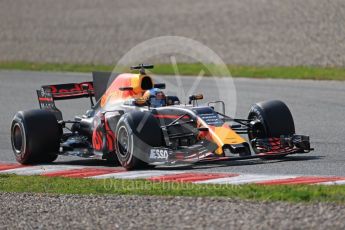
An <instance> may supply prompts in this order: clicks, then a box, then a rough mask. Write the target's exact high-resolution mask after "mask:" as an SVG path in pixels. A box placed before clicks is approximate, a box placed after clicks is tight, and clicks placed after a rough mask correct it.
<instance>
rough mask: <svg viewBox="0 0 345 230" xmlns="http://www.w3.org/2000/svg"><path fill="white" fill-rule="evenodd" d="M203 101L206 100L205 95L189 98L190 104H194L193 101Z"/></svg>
mask: <svg viewBox="0 0 345 230" xmlns="http://www.w3.org/2000/svg"><path fill="white" fill-rule="evenodd" d="M202 99H204V95H202V94H195V95H191V96H189V104H192V102H193V101H197V100H202Z"/></svg>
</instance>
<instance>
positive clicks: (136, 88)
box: [11, 64, 312, 170]
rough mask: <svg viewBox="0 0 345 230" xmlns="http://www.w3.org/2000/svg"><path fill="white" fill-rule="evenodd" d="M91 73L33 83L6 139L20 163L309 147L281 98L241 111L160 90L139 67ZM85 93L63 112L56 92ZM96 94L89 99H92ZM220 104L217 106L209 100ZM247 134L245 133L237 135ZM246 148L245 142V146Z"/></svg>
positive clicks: (192, 158) (273, 154)
mask: <svg viewBox="0 0 345 230" xmlns="http://www.w3.org/2000/svg"><path fill="white" fill-rule="evenodd" d="M148 68H153V66H152V65H143V64H141V65H138V66H134V67H131V69H134V70H139V72H140V73H138V74H133V73H122V74H115V73H105V72H95V73H93V81H92V82H82V83H71V84H60V85H46V86H42V88H41V89H40V90H37V95H38V101H39V105H40V109H36V110H29V111H19V112H18V113H17V114H16V115H15V116H14V118H13V121H12V126H11V142H12V148H13V151H14V154H15V157H16V159H17V161H18V162H19V163H22V164H39V163H50V162H53V161H54V160H55V159H56V158H57V157H58V155H73V156H80V157H86V158H92V157H99V158H102V159H107V160H109V161H112V162H118V163H120V164H121V165H122V166H123V167H125V168H126V169H129V170H130V169H137V168H142V167H147V166H149V165H176V164H185V163H187V164H190V163H198V162H209V161H228V160H233V159H248V158H257V157H259V158H279V157H283V156H286V155H288V154H295V153H306V152H309V151H311V150H312V149H311V148H310V142H309V137H308V136H303V135H296V134H295V126H294V121H293V118H292V115H291V113H290V110H289V109H288V107H287V106H286V105H285V104H284V103H283V102H281V101H278V100H272V101H265V102H260V103H257V104H254V105H253V106H252V107H251V109H250V111H249V115H248V118H246V119H235V118H231V117H229V116H227V115H225V114H224V111H225V104H224V102H222V101H216V102H210V103H208V104H207V105H204V106H198V104H197V101H198V100H201V99H203V95H202V94H196V95H191V96H190V97H189V104H181V103H180V100H179V98H178V97H176V96H166V95H165V94H164V92H163V89H164V88H165V84H162V83H154V82H153V80H152V78H151V77H150V76H148V75H147V74H146V73H145V69H148ZM82 97H86V98H90V101H91V109H90V110H88V111H87V112H86V113H85V114H84V115H82V116H77V117H75V119H74V120H63V116H62V113H61V111H60V110H59V109H58V108H57V107H56V106H55V103H54V101H56V100H67V99H75V98H82ZM94 100H96V103H94ZM217 104H218V105H220V106H219V107H221V108H223V109H222V111H216V109H215V107H216V106H215V105H217ZM241 134H247V135H248V141H247V140H245V139H244V138H243V136H241ZM251 149H252V150H251Z"/></svg>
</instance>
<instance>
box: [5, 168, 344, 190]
mask: <svg viewBox="0 0 345 230" xmlns="http://www.w3.org/2000/svg"><path fill="white" fill-rule="evenodd" d="M0 174H16V175H42V176H49V177H69V178H92V179H132V180H133V179H146V180H148V181H151V182H180V183H195V184H232V185H241V184H258V185H289V184H290V185H291V184H319V185H340V184H345V177H334V176H333V177H332V176H298V175H264V174H234V173H209V172H195V171H193V172H190V171H187V170H142V171H125V170H124V169H123V168H120V167H116V168H112V167H85V166H70V165H38V166H22V165H19V164H15V163H13V164H9V163H6V164H5V163H4V164H2V163H0Z"/></svg>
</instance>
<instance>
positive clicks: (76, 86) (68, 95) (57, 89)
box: [37, 82, 95, 120]
mask: <svg viewBox="0 0 345 230" xmlns="http://www.w3.org/2000/svg"><path fill="white" fill-rule="evenodd" d="M94 95H95V93H94V87H93V82H81V83H68V84H59V85H44V86H42V87H41V89H40V90H37V96H38V102H39V105H40V108H41V109H45V110H49V111H51V112H53V113H54V114H55V116H56V118H57V120H62V113H61V111H60V110H59V109H58V108H56V106H55V102H54V101H56V100H67V99H76V98H83V97H94Z"/></svg>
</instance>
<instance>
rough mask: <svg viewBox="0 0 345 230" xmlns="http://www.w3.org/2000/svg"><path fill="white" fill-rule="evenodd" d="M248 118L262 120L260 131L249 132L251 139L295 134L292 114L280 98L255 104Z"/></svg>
mask: <svg viewBox="0 0 345 230" xmlns="http://www.w3.org/2000/svg"><path fill="white" fill-rule="evenodd" d="M248 119H250V120H258V121H260V124H259V126H258V127H257V128H258V129H259V130H256V131H258V132H251V131H250V132H249V133H248V137H249V140H253V139H254V138H270V137H280V136H281V135H293V134H295V124H294V121H293V117H292V114H291V112H290V110H289V108H288V107H287V105H286V104H285V103H284V102H282V101H279V100H272V101H264V102H259V103H256V104H254V105H253V106H252V107H251V109H250V111H249V115H248ZM254 151H256V150H255V149H254ZM280 157H281V156H280ZM273 158H274V157H273ZM267 159H272V157H267Z"/></svg>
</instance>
